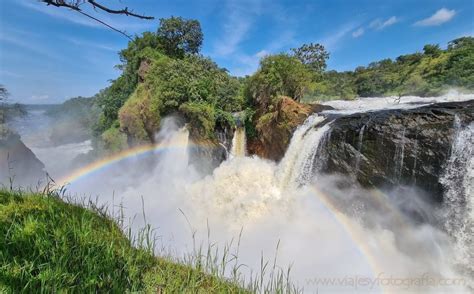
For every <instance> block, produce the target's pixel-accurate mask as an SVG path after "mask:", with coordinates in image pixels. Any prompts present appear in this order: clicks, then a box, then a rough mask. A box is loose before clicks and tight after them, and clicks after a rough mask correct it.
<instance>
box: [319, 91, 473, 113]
mask: <svg viewBox="0 0 474 294" xmlns="http://www.w3.org/2000/svg"><path fill="white" fill-rule="evenodd" d="M473 99H474V94H460V93H458V92H457V91H450V92H448V93H447V94H445V95H443V96H438V97H418V96H402V97H396V96H389V97H369V98H358V99H355V100H332V101H327V102H322V104H324V105H328V106H331V107H333V108H334V109H335V110H327V111H324V112H325V113H337V114H352V113H358V112H367V111H376V110H382V109H413V108H418V107H421V106H426V105H430V104H433V103H440V102H459V101H468V100H473Z"/></svg>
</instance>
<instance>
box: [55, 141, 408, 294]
mask: <svg viewBox="0 0 474 294" xmlns="http://www.w3.org/2000/svg"><path fill="white" fill-rule="evenodd" d="M195 146H200V147H205V148H209V147H210V146H208V145H207V144H205V143H201V144H191V143H189V144H184V143H169V144H147V145H140V146H137V147H133V148H130V149H126V150H123V151H121V152H118V153H115V154H112V155H110V156H107V157H105V158H102V159H100V160H97V161H95V162H92V163H90V164H88V165H86V166H84V167H81V168H79V169H77V170H75V171H73V172H72V173H70V174H69V175H67V176H65V177H64V178H62V179H60V180H59V181H57V182H56V184H57V185H58V186H64V185H68V184H72V183H74V182H75V181H78V180H80V179H82V178H85V177H87V176H90V175H92V174H94V173H97V172H100V171H102V170H104V169H106V168H108V167H110V166H112V165H114V164H116V163H119V162H122V161H125V160H127V159H130V158H133V157H138V156H144V155H147V154H152V153H155V152H162V151H165V150H169V149H179V148H189V147H195ZM308 187H309V188H310V189H311V190H312V192H313V193H314V195H315V196H316V197H317V198H318V199H319V200H320V201H321V203H322V204H323V206H324V207H325V208H326V209H327V210H328V212H329V213H330V214H331V215H332V216H333V217H334V219H335V220H336V221H337V222H338V223H339V224H340V225H341V226H342V228H343V230H344V231H345V232H346V233H347V234H348V236H349V237H350V238H351V239H352V241H353V242H354V243H355V245H356V246H357V249H358V251H359V252H360V254H361V255H362V256H364V257H365V258H366V260H367V263H368V266H369V268H370V269H371V272H372V275H373V277H374V278H375V277H376V275H377V273H381V272H383V270H382V269H381V268H380V267H379V266H378V262H377V259H376V258H375V256H373V254H372V250H371V248H370V247H369V246H368V244H367V240H366V236H365V235H364V232H363V231H362V230H361V228H360V227H359V226H357V225H356V224H354V221H353V220H351V219H350V218H349V217H348V216H346V215H345V214H344V213H342V212H341V211H339V209H338V208H337V207H336V206H335V204H334V200H333V199H332V197H331V196H330V195H328V193H327V192H324V191H322V190H320V189H318V188H317V187H316V186H314V185H308ZM371 196H372V197H373V199H374V200H375V201H377V203H379V204H380V205H381V206H382V208H383V209H386V210H387V211H391V212H394V214H393V215H394V216H395V218H396V221H397V223H398V225H400V226H408V224H407V223H406V221H405V220H404V217H402V216H401V215H400V213H399V212H398V210H397V209H395V208H393V207H392V206H391V205H389V203H388V202H387V199H386V198H387V196H386V195H385V194H384V193H383V192H382V191H380V190H372V192H371ZM379 286H380V287H381V289H382V291H383V292H387V289H383V287H382V286H381V285H379Z"/></svg>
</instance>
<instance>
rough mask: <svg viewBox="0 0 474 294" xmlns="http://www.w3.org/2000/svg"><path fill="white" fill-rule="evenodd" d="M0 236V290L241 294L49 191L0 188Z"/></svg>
mask: <svg viewBox="0 0 474 294" xmlns="http://www.w3.org/2000/svg"><path fill="white" fill-rule="evenodd" d="M0 236H2V238H0V293H4V292H6V293H18V292H27V293H30V292H37V291H39V289H41V292H46V293H50V292H74V293H90V292H115V293H124V292H128V291H140V292H142V291H143V292H154V293H157V292H161V291H158V289H162V290H164V291H163V292H164V293H183V292H192V293H197V292H198V293H201V292H202V293H241V292H244V290H242V289H241V288H238V287H237V286H235V285H233V284H230V283H227V282H225V281H223V280H221V279H218V278H215V277H212V276H209V275H205V274H203V273H201V272H199V271H197V270H195V269H193V268H191V267H189V266H185V265H181V264H177V263H174V262H171V261H169V260H167V259H163V258H156V257H154V256H153V254H152V250H151V249H146V248H136V247H132V246H131V243H130V241H129V239H128V238H126V237H125V235H124V234H123V232H122V230H121V229H120V227H119V226H118V225H117V224H116V223H115V222H114V221H113V220H112V219H110V218H108V217H106V216H105V215H104V214H102V213H101V212H100V211H97V210H93V209H86V208H83V207H80V206H78V205H73V204H68V203H66V202H64V201H62V200H61V199H60V198H58V197H56V196H45V195H39V194H22V193H18V192H15V193H13V192H7V191H2V190H0Z"/></svg>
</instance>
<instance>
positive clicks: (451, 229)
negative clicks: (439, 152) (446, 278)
mask: <svg viewBox="0 0 474 294" xmlns="http://www.w3.org/2000/svg"><path fill="white" fill-rule="evenodd" d="M454 128H455V134H454V138H453V141H452V147H451V155H450V158H449V160H448V162H447V164H446V167H445V171H444V174H443V176H442V177H441V178H440V182H441V184H443V186H444V187H445V193H444V205H445V207H444V208H445V217H446V218H445V220H446V224H445V226H446V230H447V231H448V233H449V234H450V235H451V236H452V237H454V239H455V242H456V243H455V251H456V252H457V260H456V263H457V264H461V265H462V266H463V268H464V269H465V270H467V271H468V274H470V275H473V274H474V252H473V248H474V247H473V246H474V237H473V236H474V203H473V202H474V199H473V196H474V123H473V122H471V123H470V124H469V125H467V126H465V127H462V126H461V122H460V120H459V118H457V117H456V118H455V120H454Z"/></svg>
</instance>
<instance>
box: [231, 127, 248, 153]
mask: <svg viewBox="0 0 474 294" xmlns="http://www.w3.org/2000/svg"><path fill="white" fill-rule="evenodd" d="M246 154H247V138H246V136H245V129H244V128H243V127H237V128H236V129H235V131H234V138H232V149H231V150H230V155H231V156H232V157H244V156H245V155H246Z"/></svg>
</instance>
